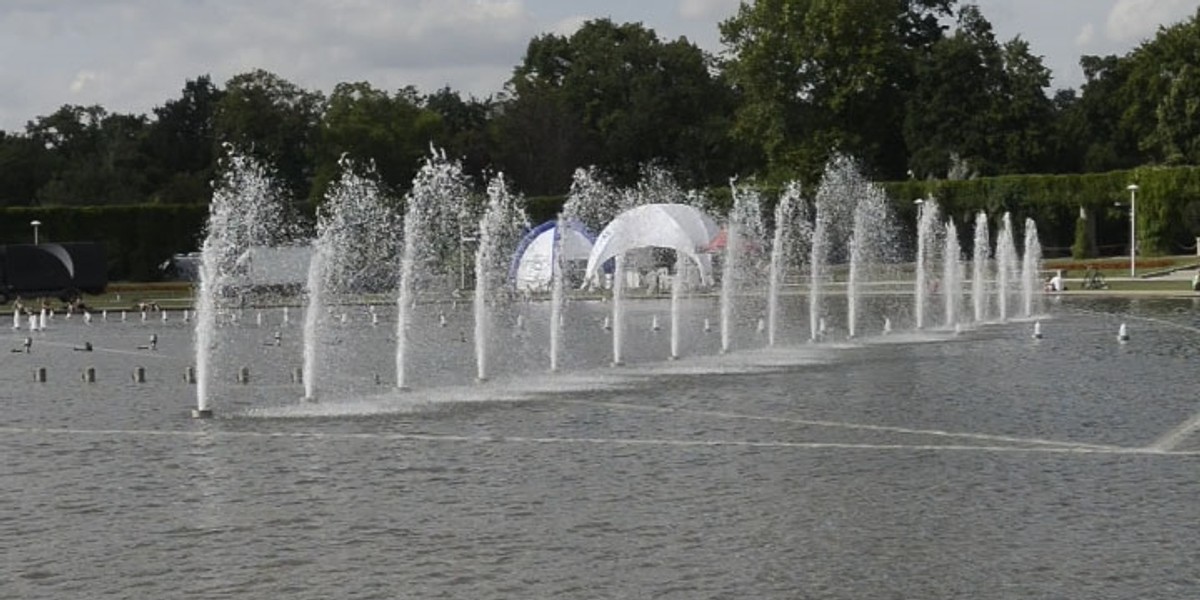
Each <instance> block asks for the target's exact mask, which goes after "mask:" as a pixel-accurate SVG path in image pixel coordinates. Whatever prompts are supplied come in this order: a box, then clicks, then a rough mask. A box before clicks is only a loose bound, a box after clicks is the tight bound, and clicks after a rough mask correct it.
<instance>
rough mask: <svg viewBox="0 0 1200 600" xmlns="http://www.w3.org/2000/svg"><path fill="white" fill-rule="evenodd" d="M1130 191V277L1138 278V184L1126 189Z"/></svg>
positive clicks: (1132, 184)
mask: <svg viewBox="0 0 1200 600" xmlns="http://www.w3.org/2000/svg"><path fill="white" fill-rule="evenodd" d="M1125 189H1127V190H1129V276H1130V277H1136V276H1137V191H1138V186H1137V184H1136V183H1131V184H1129V187H1127V188H1125Z"/></svg>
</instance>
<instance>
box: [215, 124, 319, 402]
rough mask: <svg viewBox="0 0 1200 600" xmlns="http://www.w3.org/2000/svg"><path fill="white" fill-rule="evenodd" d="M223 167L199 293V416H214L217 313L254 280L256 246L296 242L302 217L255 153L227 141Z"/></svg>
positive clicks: (216, 194) (216, 191)
mask: <svg viewBox="0 0 1200 600" xmlns="http://www.w3.org/2000/svg"><path fill="white" fill-rule="evenodd" d="M226 152H227V154H226V157H225V158H224V160H223V161H222V164H221V167H222V172H221V175H220V177H219V179H218V180H217V182H216V184H215V189H214V191H213V198H212V203H211V205H210V208H209V217H208V224H207V227H206V234H205V238H204V242H203V244H202V246H201V260H200V282H199V288H198V289H197V292H196V319H195V323H196V325H195V330H194V331H195V337H194V340H195V356H196V408H195V409H194V410H193V416H196V417H210V416H212V408H211V407H210V402H211V397H210V387H211V383H212V381H213V373H212V359H213V352H214V350H215V349H216V347H217V346H218V340H217V339H216V329H217V312H218V310H220V308H221V298H222V295H223V294H225V293H226V292H227V290H228V289H231V287H230V286H234V285H242V286H248V285H253V282H252V281H244V280H243V279H242V278H241V277H240V276H239V273H242V272H244V271H245V267H246V265H245V261H246V259H247V257H249V256H250V254H249V253H250V251H251V250H252V249H253V248H256V247H259V246H276V245H279V244H283V243H287V242H290V241H292V240H293V239H294V238H295V237H296V233H295V229H296V225H297V224H298V222H299V220H298V219H296V218H295V217H294V215H293V214H291V212H290V211H289V209H288V205H287V203H286V200H285V198H284V196H283V194H282V192H281V191H280V190H279V188H278V187H277V186H276V185H275V183H274V180H273V178H272V176H271V173H270V171H269V170H268V169H267V168H266V167H265V166H264V165H263V164H262V163H260V162H258V161H257V160H255V159H254V158H252V157H250V156H248V155H245V154H242V153H239V152H237V151H236V150H235V149H234V148H233V147H232V146H226Z"/></svg>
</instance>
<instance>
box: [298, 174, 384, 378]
mask: <svg viewBox="0 0 1200 600" xmlns="http://www.w3.org/2000/svg"><path fill="white" fill-rule="evenodd" d="M338 166H339V167H340V168H341V176H340V177H339V179H338V180H337V181H335V182H334V183H333V184H332V185H331V186H330V187H329V190H328V191H327V192H326V194H325V202H324V203H323V204H322V205H321V206H320V207H319V208H318V209H317V237H316V241H315V242H314V243H313V253H312V260H311V261H310V262H309V270H308V284H307V288H306V289H307V294H308V299H307V306H306V308H305V313H304V331H303V336H304V341H303V347H304V367H303V370H302V371H301V373H303V381H304V397H305V398H306V399H308V400H315V399H316V398H317V392H318V390H317V387H318V385H319V381H320V379H321V374H320V373H319V369H320V365H321V362H322V361H321V360H320V348H321V340H322V338H323V337H324V335H325V331H326V325H327V324H326V316H327V315H326V310H325V308H326V307H325V298H326V294H328V293H333V294H342V295H347V294H362V293H370V292H380V291H383V290H391V289H392V288H393V287H394V275H393V272H394V269H392V268H389V267H390V266H391V265H394V264H395V257H396V239H395V236H394V234H393V232H395V231H398V229H399V227H398V224H399V218H398V215H397V214H396V213H395V211H393V210H391V209H390V208H389V207H388V205H387V203H386V201H385V200H386V198H385V195H384V194H383V192H382V190H381V189H380V187H379V184H378V183H377V182H376V180H377V176H376V175H375V169H374V167H373V166H371V165H365V166H358V165H356V164H355V163H354V162H353V161H351V160H349V159H348V158H346V157H345V156H343V157H342V158H341V159H340V160H339V161H338ZM360 171H361V173H360Z"/></svg>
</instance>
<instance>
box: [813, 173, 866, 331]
mask: <svg viewBox="0 0 1200 600" xmlns="http://www.w3.org/2000/svg"><path fill="white" fill-rule="evenodd" d="M858 180H859V175H858V171H857V167H856V166H855V164H854V161H853V160H852V159H850V158H849V157H846V156H840V155H839V156H835V157H834V158H833V159H831V160H830V161H829V163H828V164H826V165H825V171H824V174H823V175H822V176H821V184H820V186H818V188H817V195H816V201H815V204H816V216H815V219H814V224H813V232H812V244H811V246H810V249H809V261H808V264H809V292H808V322H809V333H810V336H809V339H810V341H820V339H821V338H822V336H823V335H824V333H825V332H824V330H823V329H822V328H821V327H820V323H821V322H822V320H823V319H824V317H825V316H826V315H825V310H826V307H825V305H824V296H825V293H826V287H827V285H828V284H829V283H831V280H832V279H833V278H832V276H831V273H830V266H831V265H832V264H835V263H838V262H841V261H842V260H844V258H843V255H845V254H846V253H847V252H846V245H847V240H848V238H849V236H850V231H851V229H852V227H853V217H852V215H853V210H854V204H855V201H856V199H855V198H854V197H853V196H852V191H851V190H854V189H855V187H856V185H855V182H857V181H858ZM827 279H829V280H830V281H826V280H827Z"/></svg>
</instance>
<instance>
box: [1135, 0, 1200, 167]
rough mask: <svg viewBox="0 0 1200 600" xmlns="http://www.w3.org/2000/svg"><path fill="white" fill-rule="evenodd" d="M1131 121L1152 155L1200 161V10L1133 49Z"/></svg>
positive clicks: (1173, 160)
mask: <svg viewBox="0 0 1200 600" xmlns="http://www.w3.org/2000/svg"><path fill="white" fill-rule="evenodd" d="M1129 59H1130V61H1131V67H1130V77H1129V80H1128V81H1126V83H1125V86H1126V87H1125V90H1124V94H1123V97H1124V99H1125V100H1127V101H1128V105H1127V106H1128V109H1127V110H1126V112H1125V118H1126V119H1127V124H1128V125H1129V126H1130V128H1131V129H1133V130H1135V131H1136V132H1137V135H1138V144H1139V147H1140V148H1141V149H1142V150H1144V151H1146V152H1147V153H1148V154H1149V157H1150V159H1151V160H1153V161H1155V162H1158V163H1165V164H1200V66H1198V65H1200V9H1197V10H1196V14H1195V15H1194V16H1193V17H1192V18H1191V19H1189V20H1187V21H1185V22H1182V23H1177V24H1175V25H1172V26H1170V27H1165V28H1160V29H1159V31H1158V35H1156V36H1155V38H1154V39H1153V40H1150V41H1148V42H1146V43H1144V44H1143V45H1142V46H1140V47H1139V48H1137V49H1136V50H1134V51H1133V53H1132V54H1131V55H1130V57H1129Z"/></svg>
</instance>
